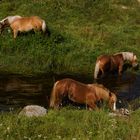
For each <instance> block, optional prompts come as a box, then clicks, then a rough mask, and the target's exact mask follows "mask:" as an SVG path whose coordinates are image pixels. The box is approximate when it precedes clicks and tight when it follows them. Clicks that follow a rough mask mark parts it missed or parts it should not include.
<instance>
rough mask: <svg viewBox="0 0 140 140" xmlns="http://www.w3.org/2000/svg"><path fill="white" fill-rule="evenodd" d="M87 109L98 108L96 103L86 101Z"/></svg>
mask: <svg viewBox="0 0 140 140" xmlns="http://www.w3.org/2000/svg"><path fill="white" fill-rule="evenodd" d="M88 109H89V110H90V111H92V110H98V107H97V105H96V104H95V103H93V102H90V103H88Z"/></svg>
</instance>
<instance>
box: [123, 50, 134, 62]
mask: <svg viewBox="0 0 140 140" xmlns="http://www.w3.org/2000/svg"><path fill="white" fill-rule="evenodd" d="M122 55H123V59H124V60H125V61H132V59H133V53H131V52H122Z"/></svg>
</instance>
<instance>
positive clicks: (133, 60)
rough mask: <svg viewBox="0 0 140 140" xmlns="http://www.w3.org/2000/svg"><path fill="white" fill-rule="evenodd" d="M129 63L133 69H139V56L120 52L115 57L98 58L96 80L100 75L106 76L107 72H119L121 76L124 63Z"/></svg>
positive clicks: (103, 56) (104, 56)
mask: <svg viewBox="0 0 140 140" xmlns="http://www.w3.org/2000/svg"><path fill="white" fill-rule="evenodd" d="M126 61H128V62H129V64H131V65H132V67H133V68H136V67H138V62H137V56H136V55H135V54H134V53H133V52H120V53H116V54H114V55H101V56H99V57H98V58H97V60H96V64H95V70H94V78H95V79H97V78H98V75H99V73H101V76H104V74H105V73H106V72H108V73H109V72H113V71H115V70H117V71H118V74H119V75H121V73H122V70H123V66H124V63H125V62H126Z"/></svg>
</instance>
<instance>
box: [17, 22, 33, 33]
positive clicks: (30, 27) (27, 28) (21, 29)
mask: <svg viewBox="0 0 140 140" xmlns="http://www.w3.org/2000/svg"><path fill="white" fill-rule="evenodd" d="M32 29H34V27H33V26H32V24H26V25H22V26H21V27H20V28H19V31H21V32H24V31H25V32H28V31H30V30H32Z"/></svg>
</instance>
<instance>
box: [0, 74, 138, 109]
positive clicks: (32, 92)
mask: <svg viewBox="0 0 140 140" xmlns="http://www.w3.org/2000/svg"><path fill="white" fill-rule="evenodd" d="M62 78H73V79H75V80H77V81H80V82H83V83H93V78H92V77H91V76H87V75H76V76H75V75H55V76H53V75H47V74H46V75H38V76H34V77H32V76H23V75H13V74H1V75H0V111H10V110H12V109H19V108H22V107H23V106H25V105H30V104H37V105H41V106H44V107H46V108H47V107H48V103H49V97H50V93H51V90H52V87H53V83H54V81H56V80H59V79H62ZM96 82H98V83H101V84H103V85H104V86H106V87H107V88H109V89H110V90H111V91H114V92H115V93H116V95H117V97H118V103H117V106H118V107H128V106H131V107H132V108H133V109H137V108H139V107H140V101H139V99H138V98H139V97H140V75H139V74H136V73H131V72H127V73H125V74H123V76H122V77H121V78H118V77H117V76H109V77H107V78H103V79H99V80H97V81H96Z"/></svg>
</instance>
